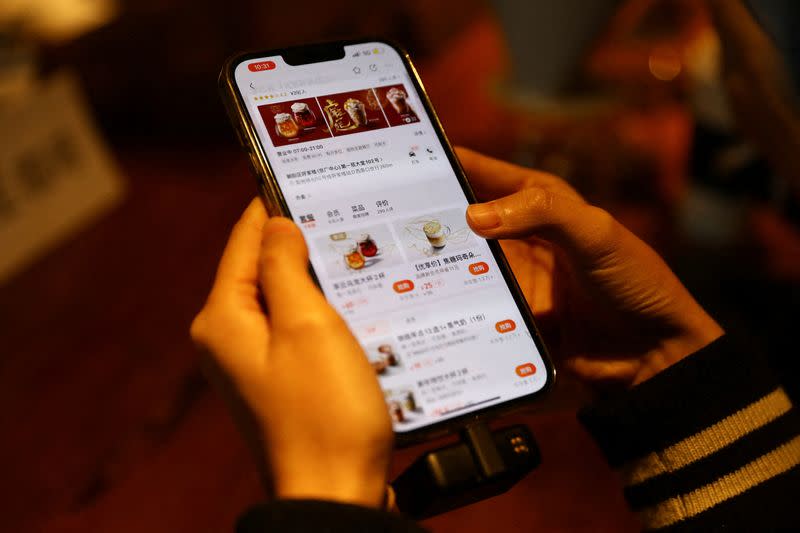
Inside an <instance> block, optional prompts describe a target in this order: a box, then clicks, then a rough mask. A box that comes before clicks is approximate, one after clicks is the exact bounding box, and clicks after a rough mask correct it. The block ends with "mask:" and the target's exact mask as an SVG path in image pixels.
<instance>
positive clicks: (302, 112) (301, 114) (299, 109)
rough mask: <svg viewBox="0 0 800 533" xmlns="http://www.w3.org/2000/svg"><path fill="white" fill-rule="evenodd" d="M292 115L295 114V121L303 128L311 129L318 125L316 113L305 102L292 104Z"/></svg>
mask: <svg viewBox="0 0 800 533" xmlns="http://www.w3.org/2000/svg"><path fill="white" fill-rule="evenodd" d="M292 113H294V120H295V122H297V124H298V125H300V127H301V128H311V127H313V126H314V125H315V124H316V123H317V117H316V116H314V112H313V111H311V108H309V107H308V104H306V103H304V102H295V103H293V104H292Z"/></svg>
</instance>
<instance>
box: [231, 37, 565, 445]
mask: <svg viewBox="0 0 800 533" xmlns="http://www.w3.org/2000/svg"><path fill="white" fill-rule="evenodd" d="M366 43H382V44H384V45H386V46H389V47H391V48H393V49H394V50H395V51H396V52H397V53H398V54H399V55H400V57H401V58H402V59H403V64H404V66H405V68H406V71H407V72H408V74H409V78H410V79H411V82H412V83H413V84H414V88H415V89H416V90H417V93H418V94H419V95H420V100H421V102H422V105H423V107H424V108H425V111H426V112H427V113H428V116H429V117H430V118H431V123H432V125H433V129H434V131H435V132H436V135H437V137H438V139H439V141H440V142H441V144H442V146H443V147H444V151H445V154H446V155H447V158H448V161H449V162H450V165H451V166H452V167H453V170H454V172H455V175H456V178H457V179H458V182H459V184H460V185H461V188H462V190H463V191H464V194H465V196H466V197H467V200H468V201H469V203H470V204H473V203H476V202H477V200H476V198H475V194H474V193H473V191H472V188H471V187H470V185H469V181H468V180H467V178H466V174H465V173H464V169H463V168H462V167H461V163H460V162H459V161H458V158H457V157H456V154H455V151H454V150H453V147H452V145H451V144H450V141H449V139H448V138H447V135H446V134H445V133H444V128H443V127H442V124H441V122H440V121H439V117H438V116H437V115H436V112H435V111H434V109H433V104H432V103H431V101H430V98H429V97H428V93H427V92H426V91H425V87H424V85H423V83H422V80H421V79H420V76H419V73H418V72H417V69H416V67H415V66H414V64H413V62H412V61H411V57H410V56H409V54H408V52H407V51H406V50H405V49H403V48H402V47H401V46H399V45H397V44H396V43H394V42H392V41H389V40H386V39H381V38H375V39H358V40H348V41H335V42H330V43H320V44H314V45H307V46H295V47H287V48H279V49H274V50H266V51H259V52H243V53H239V54H236V55H234V56H232V57H230V58H229V59H228V60H227V61H226V62H225V64H224V66H223V67H222V70H221V72H220V76H219V89H220V92H221V95H222V100H223V104H224V105H225V108H226V110H227V111H228V115H229V117H230V119H231V122H232V123H233V126H234V129H235V130H236V133H237V135H238V137H239V142H240V144H241V145H242V147H243V148H244V149H245V151H246V152H247V153H248V155H249V156H250V165H251V170H252V171H253V173H254V174H255V176H256V179H257V182H258V186H259V190H260V191H261V195H262V197H263V198H264V201H265V204H266V208H267V210H268V212H269V213H270V215H273V216H274V215H283V216H288V217H290V218H291V217H292V215H291V211H290V210H289V206H288V204H287V202H286V199H285V197H284V195H283V192H282V191H281V190H280V187H279V185H278V180H277V178H276V177H275V174H274V172H273V170H272V166H271V165H270V163H269V159H268V158H267V156H266V153H265V152H264V149H263V147H262V146H261V141H260V139H259V138H258V134H257V132H256V128H255V125H254V124H253V121H252V120H251V118H250V116H249V113H248V112H247V107H246V105H245V102H244V97H243V96H242V94H241V93H240V91H239V90H238V88H237V86H236V80H235V75H234V74H235V70H236V67H237V66H238V65H239V64H240V63H243V62H245V61H249V60H252V59H258V58H263V57H270V56H277V55H281V56H284V55H287V54H290V55H292V57H303V56H304V52H305V51H309V52H312V53H309V54H308V55H309V56H313V57H312V59H313V58H316V57H319V56H320V55H321V56H325V55H326V50H327V51H328V52H329V53H331V54H332V53H333V52H336V53H338V50H339V49H343V48H344V47H345V46H350V45H358V44H366ZM323 61H328V60H323ZM313 62H317V61H314V60H311V61H308V63H313ZM487 242H488V244H489V248H490V250H491V252H492V255H493V256H494V258H495V260H496V261H497V264H498V266H499V269H500V272H501V274H502V275H503V279H504V280H505V282H506V285H507V286H508V288H509V289H510V291H511V294H512V296H513V298H514V301H515V303H516V305H517V307H518V309H519V311H520V314H521V315H522V319H523V321H524V322H525V326H526V327H527V328H528V330H529V331H530V332H531V337H532V338H533V342H534V344H535V345H536V347H537V349H538V350H539V353H540V355H541V357H542V360H543V362H544V366H545V368H544V369H543V371H544V372H546V376H547V379H546V381H545V385H544V387H542V388H541V389H539V390H538V391H535V392H532V393H530V394H526V395H525V396H521V397H519V398H515V399H512V400H507V401H505V402H503V403H501V404H497V405H493V406H489V407H486V408H484V409H480V410H478V411H474V412H471V413H467V414H464V415H461V416H457V417H454V418H450V419H447V420H443V421H441V422H436V423H434V424H431V425H429V426H426V427H423V428H419V429H415V430H410V431H408V432H398V431H395V433H394V434H395V439H396V442H397V445H398V446H408V445H412V444H416V443H419V442H421V441H425V440H429V439H431V438H435V437H437V436H440V435H444V434H447V433H451V432H453V431H457V430H458V429H460V428H463V427H464V426H465V425H467V424H470V423H474V422H477V421H486V420H489V419H492V418H496V417H498V416H501V415H503V414H506V413H509V412H512V411H515V410H518V409H519V408H521V407H523V406H527V405H530V404H531V403H532V402H533V401H535V400H538V399H540V398H541V397H542V396H544V395H546V394H547V393H548V392H549V391H550V390H551V389H552V388H553V386H554V384H555V379H556V372H555V368H554V366H553V363H552V359H551V358H550V355H549V353H548V351H547V348H546V347H545V345H544V343H543V342H542V339H541V335H540V334H539V330H538V328H537V327H536V324H535V322H534V319H533V314H532V312H531V310H530V307H529V305H528V302H527V300H526V299H525V297H524V295H523V294H522V290H521V289H520V287H519V284H518V283H517V280H516V278H515V277H514V274H513V273H512V271H511V268H510V266H509V265H508V261H507V259H506V257H505V254H504V253H503V250H502V248H501V247H500V244H499V243H498V242H497V241H496V240H488V241H487ZM309 270H310V272H311V275H312V276H313V277H314V281H315V282H316V283H317V285H319V280H318V279H317V276H316V273H315V272H314V269H313V267H311V266H310V265H309Z"/></svg>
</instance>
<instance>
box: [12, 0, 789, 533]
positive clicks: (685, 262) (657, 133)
mask: <svg viewBox="0 0 800 533" xmlns="http://www.w3.org/2000/svg"><path fill="white" fill-rule="evenodd" d="M798 22H800V7H799V5H798V4H797V3H796V2H794V1H793V0H750V1H748V2H741V1H740V0H707V1H703V0H593V2H585V1H584V0H560V1H559V2H549V1H545V0H537V1H530V2H512V1H509V0H494V1H489V0H459V1H454V0H452V1H451V0H442V1H439V2H425V1H423V0H407V1H405V2H393V3H380V2H378V3H376V2H367V1H364V0H341V1H339V2H323V1H317V0H309V1H307V2H304V3H303V6H302V9H299V8H298V7H297V4H296V3H292V2H256V1H254V0H238V1H237V0H229V1H227V2H212V1H210V0H193V1H191V2H189V1H187V0H138V1H136V2H132V1H125V0H116V1H115V0H82V1H81V0H5V1H4V2H3V4H2V5H0V346H1V347H2V348H0V428H2V429H0V431H1V432H2V438H1V439H0V472H2V477H1V478H0V479H1V480H0V501H2V502H3V512H2V513H0V530H3V531H15V532H27V531H59V532H61V531H115V532H125V531H150V532H160V531H164V532H166V531H170V532H179V531H187V532H189V531H192V532H194V531H229V530H231V529H232V525H233V523H234V521H235V518H236V516H237V515H238V514H239V513H240V512H241V511H242V510H243V509H244V508H245V507H246V506H247V505H249V504H251V503H254V502H257V501H259V499H261V498H262V492H261V489H260V487H259V483H258V478H257V474H256V472H255V468H254V465H253V463H252V461H251V459H250V458H249V456H248V454H247V452H246V450H245V447H244V445H243V443H242V442H241V440H240V438H239V436H238V434H237V433H236V431H235V429H234V427H233V425H232V424H231V423H230V421H229V419H228V417H227V414H226V412H225V408H224V406H223V405H222V404H221V402H220V400H219V399H218V398H217V397H216V396H215V395H214V393H213V391H212V390H210V388H209V386H208V385H207V384H206V382H205V381H204V379H203V377H202V375H201V374H200V372H199V370H198V367H197V361H196V359H195V352H194V349H193V347H192V345H191V342H190V340H189V338H188V327H189V323H190V322H191V319H192V317H193V315H194V313H195V312H196V311H197V310H198V309H199V308H200V306H201V305H202V303H203V301H204V299H205V296H206V293H207V290H208V288H209V286H210V282H211V278H212V276H213V273H214V269H215V266H216V261H217V259H218V257H219V254H220V253H221V250H222V247H223V245H224V242H225V239H226V236H227V233H228V231H229V230H230V228H231V226H232V224H233V223H234V221H235V220H236V219H237V217H238V216H239V214H240V212H241V211H242V210H243V209H244V207H245V206H246V204H247V203H248V201H249V200H250V199H251V198H252V197H253V196H254V195H255V194H256V188H255V186H254V183H253V179H252V177H251V176H250V174H249V172H248V169H247V163H246V159H245V157H244V154H243V153H242V152H241V151H240V150H239V149H238V148H237V145H236V141H235V138H234V135H233V132H232V129H231V127H230V126H229V124H228V122H227V118H226V116H225V113H224V111H223V108H222V105H221V104H220V101H219V97H218V95H217V90H216V77H217V74H218V72H219V68H220V66H221V65H222V62H223V61H224V59H225V58H226V57H228V56H229V55H231V54H233V53H235V52H237V51H240V50H245V49H256V50H257V49H268V48H273V47H280V46H285V45H290V44H301V43H308V42H318V41H326V40H334V39H340V38H358V37H363V36H382V37H388V38H391V39H395V40H397V41H398V42H400V43H401V44H403V45H404V46H405V47H406V48H407V49H408V50H409V51H410V53H411V55H412V57H413V58H414V59H415V60H416V62H417V64H418V66H419V70H420V73H421V75H422V78H423V80H424V81H425V85H426V87H427V89H428V91H429V94H430V97H431V99H432V101H433V103H434V105H435V106H436V109H437V111H438V113H439V116H440V118H441V120H442V122H443V124H444V125H445V128H446V130H447V132H448V134H449V136H450V139H451V140H452V141H453V142H454V143H455V144H459V145H464V146H467V147H470V148H473V149H475V150H479V151H482V152H485V153H488V154H491V155H494V156H496V157H501V158H504V159H509V160H513V161H516V162H519V163H521V164H525V165H528V166H532V167H536V168H540V169H545V170H548V171H551V172H554V173H557V174H559V175H561V176H563V177H564V178H566V179H567V180H569V181H570V182H571V183H573V184H574V185H575V186H576V187H577V188H578V189H579V190H580V191H581V192H582V193H583V194H584V195H585V196H586V197H587V198H588V199H589V200H590V201H592V202H594V203H597V204H599V205H601V206H603V207H604V208H606V209H608V210H610V211H611V212H612V213H613V214H614V215H615V216H616V217H617V218H618V219H619V220H621V221H622V222H623V223H624V224H626V225H627V226H628V227H629V228H630V229H631V230H633V231H634V232H635V233H637V234H638V235H639V236H640V237H641V238H643V239H644V240H645V241H647V242H648V243H650V244H651V245H652V246H654V247H655V248H656V249H657V250H658V251H659V252H660V253H661V254H662V255H664V256H665V258H666V259H667V261H668V263H669V264H670V265H671V266H672V267H673V268H674V269H675V270H676V271H677V272H678V274H679V276H680V277H681V278H682V279H683V280H684V281H685V283H686V284H687V285H688V286H689V287H690V289H691V290H692V292H693V293H694V294H695V296H696V297H697V298H698V299H699V301H700V302H701V304H702V305H704V306H705V307H706V308H707V309H709V310H710V311H711V313H712V314H713V315H714V316H715V317H717V318H718V319H719V320H720V322H721V323H722V324H723V325H724V326H725V327H726V328H727V329H729V330H736V331H737V332H739V333H741V334H742V335H745V336H747V337H750V338H751V339H753V341H754V344H755V345H756V346H758V347H759V348H760V349H761V350H763V352H764V353H766V354H767V355H768V357H769V358H770V360H771V362H772V364H773V366H774V367H775V368H776V370H777V371H778V372H780V373H781V374H782V376H783V378H784V380H785V382H786V385H787V387H788V389H789V390H790V393H791V394H793V395H795V397H796V395H797V391H798V377H797V376H798V372H797V369H798V363H797V362H796V358H795V357H794V353H793V352H794V350H793V349H794V347H795V344H796V343H795V342H794V339H793V338H792V334H793V328H794V327H795V322H796V317H797V316H798V315H797V311H798V309H797V308H798V304H799V303H800V298H798V287H799V286H800V209H798V205H800V128H799V127H798V125H800V122H798V120H797V107H796V103H795V94H796V90H795V88H796V85H795V79H796V74H797V73H798V67H800V49H799V48H798V45H800V41H799V40H798V37H797V33H796V32H795V31H793V28H796V25H797V23H798ZM578 404H579V402H578V401H577V400H575V399H574V398H570V395H569V394H561V395H558V394H557V395H556V398H555V399H554V400H552V401H551V402H550V403H549V405H547V406H545V408H544V409H539V410H537V411H536V412H531V413H523V414H520V415H517V416H515V417H513V420H509V422H511V421H513V422H520V421H521V422H524V423H527V424H528V425H529V426H530V427H531V428H532V429H533V431H534V432H535V434H536V436H537V438H538V440H539V443H540V446H541V448H542V454H543V458H544V463H543V465H542V466H541V467H540V468H539V469H538V470H536V471H535V472H534V473H533V474H532V475H530V476H529V477H528V478H526V479H525V480H524V481H523V482H522V483H520V484H519V485H518V486H517V487H515V488H514V489H512V490H511V491H510V492H509V493H507V494H505V495H503V496H501V497H498V498H494V499H492V500H489V501H486V502H482V503H479V504H476V505H473V506H470V507H468V508H464V509H461V510H458V511H455V512H453V513H450V514H448V515H445V516H442V517H437V518H435V519H432V520H429V521H428V522H427V523H426V525H427V526H429V527H430V528H432V529H433V530H434V531H437V532H438V531H441V532H449V531H473V530H476V531H477V530H485V529H488V528H489V527H493V528H495V529H497V530H504V531H531V530H536V531H615V532H618V531H636V530H638V524H637V522H636V518H635V516H633V515H632V514H631V513H630V512H629V511H628V510H627V509H626V507H625V504H624V500H623V498H622V494H621V485H620V483H619V481H618V479H617V478H616V476H615V474H614V473H613V472H611V471H610V470H609V469H608V467H607V466H606V465H605V463H604V462H603V460H602V458H601V456H600V454H599V452H598V451H597V449H596V448H595V447H594V445H593V444H592V442H591V441H590V440H589V438H588V436H587V435H586V434H585V433H584V432H583V431H582V429H581V428H580V427H579V426H578V424H577V422H576V421H575V419H574V412H575V409H576V407H577V405H578ZM331 420H332V422H334V421H335V416H334V414H332V418H331ZM420 451H421V448H419V447H418V448H415V449H410V450H402V451H400V452H398V453H397V456H396V460H395V467H394V469H395V472H399V471H400V470H401V469H402V468H403V467H404V466H405V465H407V464H408V463H409V462H410V461H411V460H412V459H413V458H414V457H415V456H416V455H417V454H418V453H419V452H420Z"/></svg>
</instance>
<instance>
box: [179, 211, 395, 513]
mask: <svg viewBox="0 0 800 533" xmlns="http://www.w3.org/2000/svg"><path fill="white" fill-rule="evenodd" d="M262 296H263V299H262ZM191 334H192V338H193V339H194V340H195V342H196V343H197V344H198V345H199V346H200V347H201V348H203V349H204V352H205V353H206V354H207V355H208V356H209V357H208V359H206V361H205V362H206V363H207V365H206V366H207V367H208V368H209V369H211V372H209V374H210V377H211V379H212V381H214V382H216V384H217V385H218V386H219V388H220V389H221V391H222V393H223V395H224V396H226V400H228V402H229V405H231V406H233V407H234V409H233V410H234V415H238V422H239V423H240V426H243V430H244V431H245V434H246V437H249V439H250V444H251V446H254V448H255V452H256V453H257V454H258V457H257V459H258V460H259V463H261V464H265V466H266V470H265V473H266V477H267V480H266V481H267V482H268V483H269V484H270V485H271V487H270V488H271V489H272V491H273V492H274V495H275V496H276V497H278V498H290V499H321V500H334V501H340V502H347V503H354V504H360V505H366V506H373V507H378V506H380V505H381V503H382V502H383V499H384V494H385V490H386V489H385V487H386V476H387V473H388V466H389V460H390V454H391V450H392V442H393V434H392V425H391V421H390V419H389V414H388V411H387V409H386V403H385V401H384V397H383V393H382V392H381V389H380V386H379V384H378V380H377V379H376V377H375V372H374V371H373V370H372V367H371V366H370V364H369V362H368V360H367V358H366V357H365V355H364V351H363V350H362V349H361V346H360V345H359V344H358V341H356V339H355V338H354V337H353V335H352V333H351V332H350V330H349V329H348V328H347V325H346V324H345V322H344V320H343V319H342V318H341V317H340V316H339V315H338V314H337V313H336V311H335V310H334V309H333V308H332V307H331V306H330V304H328V302H327V301H326V300H325V297H324V296H323V295H322V293H321V292H320V290H319V289H318V288H317V286H316V285H315V284H314V281H313V280H312V278H311V276H310V275H309V272H308V250H307V248H306V244H305V241H304V240H303V235H302V234H301V233H300V230H299V228H298V227H297V226H296V225H295V224H294V223H293V222H291V221H290V220H288V219H285V218H269V219H268V217H267V214H266V211H265V210H264V206H263V205H262V203H261V201H260V200H259V199H255V200H253V202H252V203H251V204H250V206H249V207H248V208H247V210H246V211H245V212H244V214H243V215H242V218H241V219H240V220H239V222H238V223H237V224H236V226H235V227H234V229H233V232H232V233H231V236H230V239H229V241H228V245H227V247H226V248H225V252H224V253H223V255H222V259H221V260H220V264H219V268H218V271H217V276H216V279H215V281H214V286H213V287H212V289H211V294H210V295H209V297H208V300H207V302H206V304H205V306H204V307H203V309H202V310H201V311H200V313H199V314H198V315H197V317H196V318H195V320H194V322H193V323H192V328H191ZM248 433H249V435H248Z"/></svg>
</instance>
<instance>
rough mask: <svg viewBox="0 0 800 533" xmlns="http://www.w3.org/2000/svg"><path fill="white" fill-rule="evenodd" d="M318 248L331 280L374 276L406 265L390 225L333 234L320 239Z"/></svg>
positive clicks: (316, 243) (317, 241) (318, 239)
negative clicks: (353, 276) (370, 274)
mask: <svg viewBox="0 0 800 533" xmlns="http://www.w3.org/2000/svg"><path fill="white" fill-rule="evenodd" d="M315 245H316V248H317V250H319V253H320V255H321V256H322V260H323V263H324V265H325V269H326V270H327V272H328V275H329V276H330V277H331V278H341V277H345V276H350V275H352V274H359V273H361V274H367V273H373V272H376V271H378V270H380V269H385V268H389V267H393V266H396V265H400V264H402V263H403V257H402V255H401V253H400V248H399V246H398V245H397V243H396V242H395V240H394V237H392V233H391V231H390V230H389V226H387V225H386V224H380V225H376V226H369V227H366V228H359V229H356V230H353V231H339V232H336V233H331V234H330V235H325V236H322V237H318V238H317V239H316V240H315Z"/></svg>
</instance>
